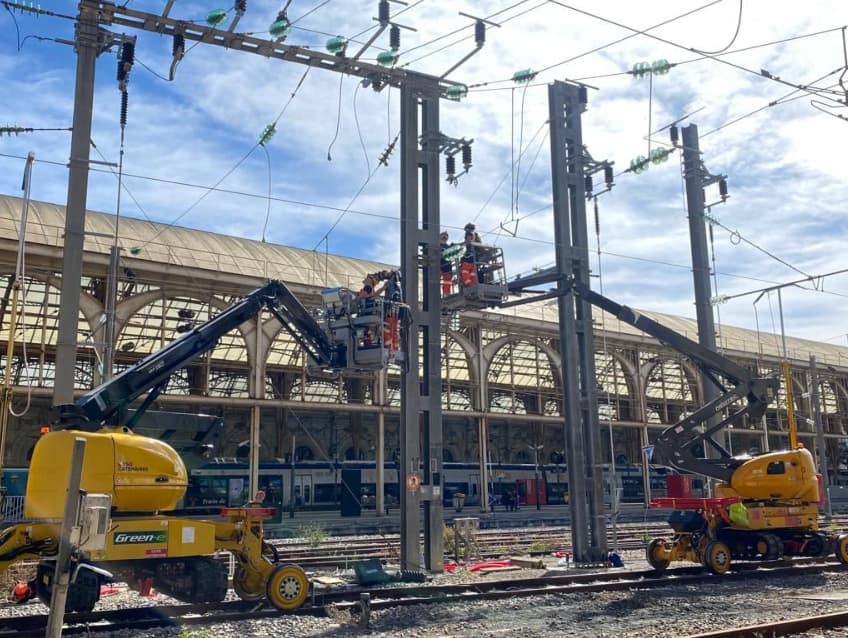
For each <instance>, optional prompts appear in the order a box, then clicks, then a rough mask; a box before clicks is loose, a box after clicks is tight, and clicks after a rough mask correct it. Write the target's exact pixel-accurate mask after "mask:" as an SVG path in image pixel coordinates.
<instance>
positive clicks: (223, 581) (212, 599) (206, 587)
mask: <svg viewBox="0 0 848 638" xmlns="http://www.w3.org/2000/svg"><path fill="white" fill-rule="evenodd" d="M191 561H192V562H191V577H192V579H194V589H193V591H192V596H191V599H190V600H188V601H187V602H191V603H219V602H221V601H223V600H224V599H225V598H226V597H227V590H228V587H227V566H226V565H224V563H222V562H221V561H219V560H216V559H214V558H208V557H205V556H204V557H198V558H194V559H191ZM154 586H155V584H154Z"/></svg>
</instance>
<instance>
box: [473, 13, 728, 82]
mask: <svg viewBox="0 0 848 638" xmlns="http://www.w3.org/2000/svg"><path fill="white" fill-rule="evenodd" d="M720 2H724V0H711V2H708V3H707V4H705V5H702V6H700V7H697V8H695V9H692V10H691V11H687V12H686V13H682V14H680V15H677V16H675V17H673V18H669V19H667V20H663V21H662V22H658V23H657V24H655V25H652V26H650V27H647V28H646V29H643V30H642V31H639V32H638V33H632V34H630V35H627V36H624V37H623V38H618V39H617V40H613V41H612V42H607V43H606V44H602V45H600V46H597V47H595V48H593V49H590V50H589V51H584V52H583V53H579V54H577V55H574V56H571V57H569V58H566V59H565V60H561V61H559V62H555V63H553V64H549V65H548V66H545V67H542V68H541V69H539V70H538V71H537V72H536V75H537V76H538V75H540V74H542V73H545V72H547V71H550V70H552V69H555V68H557V67H560V66H563V65H564V64H568V63H569V62H574V61H575V60H579V59H580V58H584V57H586V56H588V55H592V54H593V53H598V52H600V51H603V50H604V49H608V48H609V47H611V46H615V45H616V44H620V43H622V42H625V41H627V40H630V39H631V38H635V37H636V36H637V35H647V33H648V32H649V31H653V30H654V29H658V28H659V27H662V26H665V25H667V24H671V23H672V22H675V21H677V20H681V19H682V18H685V17H687V16H690V15H692V14H694V13H698V12H699V11H703V10H704V9H708V8H709V7H711V6H713V5H716V4H719V3H720ZM545 4H547V2H546V3H545ZM554 4H559V3H554ZM504 82H512V78H511V77H509V78H504V79H502V80H492V81H489V82H482V83H478V84H470V85H469V86H468V88H469V90H471V89H472V88H476V87H480V86H488V85H491V84H501V83H504Z"/></svg>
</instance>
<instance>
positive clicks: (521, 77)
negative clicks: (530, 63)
mask: <svg viewBox="0 0 848 638" xmlns="http://www.w3.org/2000/svg"><path fill="white" fill-rule="evenodd" d="M535 77H536V72H535V71H534V70H533V69H522V70H521V71H516V72H515V73H513V74H512V81H513V82H515V83H516V84H524V83H525V82H529V81H530V80H532V79H533V78H535Z"/></svg>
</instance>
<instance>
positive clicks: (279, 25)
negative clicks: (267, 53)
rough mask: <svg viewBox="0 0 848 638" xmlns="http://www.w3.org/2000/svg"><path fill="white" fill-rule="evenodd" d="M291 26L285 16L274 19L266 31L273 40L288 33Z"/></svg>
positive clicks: (279, 38)
mask: <svg viewBox="0 0 848 638" xmlns="http://www.w3.org/2000/svg"><path fill="white" fill-rule="evenodd" d="M291 28H292V25H291V22H289V21H288V20H287V19H286V18H281V19H280V20H276V21H274V22H272V23H271V26H270V27H268V33H270V34H271V37H272V38H274V39H275V40H281V39H282V38H285V37H286V36H287V35H288V34H289V31H291Z"/></svg>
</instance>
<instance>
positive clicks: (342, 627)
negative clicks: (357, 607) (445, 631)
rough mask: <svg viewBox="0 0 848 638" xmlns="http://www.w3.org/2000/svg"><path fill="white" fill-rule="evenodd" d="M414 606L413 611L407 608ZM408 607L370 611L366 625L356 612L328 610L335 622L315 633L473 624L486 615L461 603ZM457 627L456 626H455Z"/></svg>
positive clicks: (329, 637) (333, 635)
mask: <svg viewBox="0 0 848 638" xmlns="http://www.w3.org/2000/svg"><path fill="white" fill-rule="evenodd" d="M413 608H414V613H411V611H410V610H412V609H413ZM404 609H406V610H408V611H406V612H405V613H402V614H397V613H393V612H392V611H391V610H384V611H373V612H372V613H371V618H370V622H369V623H368V626H367V627H363V626H362V625H360V624H359V622H358V621H359V617H358V615H357V614H356V613H350V612H348V611H341V610H338V611H331V610H328V612H327V617H328V618H330V619H331V620H334V621H336V622H337V623H338V627H334V628H333V629H330V630H328V631H323V632H320V633H316V634H311V635H314V636H320V637H321V638H337V637H338V638H342V637H347V636H368V635H371V634H383V635H394V634H395V633H397V632H401V631H404V630H407V629H409V630H413V629H419V630H420V629H421V628H422V627H426V626H427V625H430V624H433V625H440V626H444V625H445V624H448V625H450V624H451V623H452V622H456V623H457V624H458V625H460V624H465V623H468V624H473V623H475V622H478V621H479V622H485V621H486V620H487V615H486V613H485V611H484V610H479V611H478V610H476V609H473V608H471V607H469V606H466V605H463V604H461V603H460V604H457V603H452V604H449V605H442V604H438V603H435V604H431V605H416V606H414V607H406V608H404ZM458 628H459V627H458Z"/></svg>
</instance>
